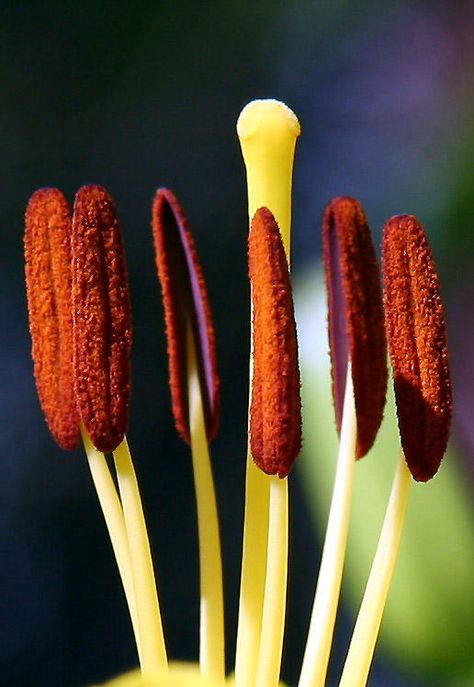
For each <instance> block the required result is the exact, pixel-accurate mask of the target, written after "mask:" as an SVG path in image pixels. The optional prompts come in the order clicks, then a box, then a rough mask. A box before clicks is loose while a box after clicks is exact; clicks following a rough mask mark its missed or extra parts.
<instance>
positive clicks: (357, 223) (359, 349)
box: [323, 197, 387, 458]
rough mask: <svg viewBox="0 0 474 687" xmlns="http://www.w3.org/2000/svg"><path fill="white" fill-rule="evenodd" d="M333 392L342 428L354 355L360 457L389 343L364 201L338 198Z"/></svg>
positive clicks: (377, 418) (329, 240) (332, 236)
mask: <svg viewBox="0 0 474 687" xmlns="http://www.w3.org/2000/svg"><path fill="white" fill-rule="evenodd" d="M323 257H324V266H325V273H326V287H327V294H328V311H329V315H328V325H329V343H330V353H331V364H332V380H333V398H334V406H335V410H336V423H337V428H338V432H340V429H341V421H342V408H343V400H344V387H345V380H346V370H347V363H348V361H349V359H350V361H351V366H352V379H353V386H354V399H355V406H356V413H357V458H361V457H362V456H364V455H365V454H366V453H367V452H368V451H369V449H370V448H371V446H372V444H373V443H374V440H375V437H376V435H377V432H378V429H379V427H380V424H381V422H382V416H383V409H384V406H385V394H386V390H387V362H386V360H387V349H386V343H385V332H384V325H383V307H382V292H381V289H380V276H379V270H378V266H377V259H376V255H375V250H374V247H373V244H372V240H371V237H370V230H369V227H368V224H367V219H366V217H365V214H364V211H363V209H362V206H361V205H360V203H359V202H358V201H357V200H355V199H353V198H347V197H341V198H334V199H333V200H332V201H331V202H330V203H329V205H328V206H327V208H326V211H325V213H324V220H323Z"/></svg>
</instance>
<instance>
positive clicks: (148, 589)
mask: <svg viewBox="0 0 474 687" xmlns="http://www.w3.org/2000/svg"><path fill="white" fill-rule="evenodd" d="M114 460H115V468H116V470H117V478H118V483H119V490H120V496H121V499H122V506H123V512H124V517H125V525H126V528H127V536H128V544H129V549H130V557H131V563H132V574H133V586H134V589H135V599H136V605H137V615H138V625H139V628H140V647H141V657H142V663H141V668H142V672H143V674H144V675H147V674H148V673H153V672H156V671H157V670H166V668H167V664H168V661H167V656H166V647H165V641H164V636H163V627H162V623H161V614H160V607H159V603H158V595H157V591H156V584H155V575H154V572H153V562H152V558H151V551H150V543H149V540H148V534H147V530H146V524H145V518H144V515H143V509H142V504H141V499H140V492H139V490H138V484H137V478H136V475H135V470H134V468H133V463H132V458H131V455H130V451H129V448H128V444H127V440H126V439H125V438H124V439H123V441H122V442H121V444H120V445H119V446H118V447H117V448H116V449H115V451H114Z"/></svg>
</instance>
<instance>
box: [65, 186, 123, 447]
mask: <svg viewBox="0 0 474 687" xmlns="http://www.w3.org/2000/svg"><path fill="white" fill-rule="evenodd" d="M71 245H72V275H73V278H72V307H73V314H74V326H73V332H74V379H75V389H76V399H77V405H78V409H79V413H80V417H81V420H82V422H83V424H84V426H85V428H86V430H87V433H88V434H89V436H90V438H91V440H92V443H93V444H94V446H95V447H96V448H97V449H99V450H100V451H104V452H108V451H113V450H114V449H115V448H116V447H117V446H118V445H119V444H120V442H121V441H122V439H123V437H124V435H125V432H126V431H127V428H128V412H129V400H130V353H131V344H132V324H131V310H130V296H129V287H128V278H127V269H126V264H125V255H124V251H123V245H122V237H121V232H120V226H119V221H118V218H117V214H116V210H115V206H114V203H113V200H112V198H111V197H110V196H109V194H108V193H107V191H106V190H105V189H104V188H101V187H100V186H83V187H82V188H81V189H79V191H78V192H77V194H76V199H75V202H74V211H73V220H72V243H71Z"/></svg>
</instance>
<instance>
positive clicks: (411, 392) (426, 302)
mask: <svg viewBox="0 0 474 687" xmlns="http://www.w3.org/2000/svg"><path fill="white" fill-rule="evenodd" d="M383 278H384V307H385V322H386V328H387V338H388V343H389V350H390V358H391V361H392V368H393V381H394V387H395V397H396V402H397V413H398V424H399V429H400V437H401V442H402V446H403V451H404V453H405V458H406V461H407V464H408V467H409V468H410V471H411V473H412V475H413V477H414V478H415V479H416V480H418V481H421V482H426V481H427V480H429V479H430V478H431V477H433V475H434V474H435V473H436V472H437V470H438V468H439V465H440V463H441V459H442V457H443V455H444V453H445V451H446V445H447V442H448V437H449V430H450V425H451V414H452V396H451V383H450V374H449V364H448V351H447V346H446V332H445V324H444V314H443V305H442V302H441V296H440V288H439V279H438V275H437V272H436V267H435V263H434V259H433V255H432V252H431V248H430V246H429V244H428V239H427V237H426V234H425V231H424V229H423V227H422V226H421V224H420V223H419V222H418V220H417V219H416V218H415V217H413V216H412V215H399V216H397V217H392V219H390V220H389V221H388V222H387V223H386V225H385V227H384V234H383Z"/></svg>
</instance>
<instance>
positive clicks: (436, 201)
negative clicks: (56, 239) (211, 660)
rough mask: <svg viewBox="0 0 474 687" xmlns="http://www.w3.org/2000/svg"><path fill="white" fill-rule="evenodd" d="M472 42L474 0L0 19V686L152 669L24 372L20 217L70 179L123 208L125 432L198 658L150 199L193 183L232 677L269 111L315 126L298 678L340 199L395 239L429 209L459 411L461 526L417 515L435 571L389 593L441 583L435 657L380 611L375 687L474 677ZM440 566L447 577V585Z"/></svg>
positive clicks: (305, 225)
mask: <svg viewBox="0 0 474 687" xmlns="http://www.w3.org/2000/svg"><path fill="white" fill-rule="evenodd" d="M473 38H474V5H473V3H472V2H470V1H469V0H465V1H461V0H460V1H456V0H451V1H450V2H449V3H446V2H444V1H441V0H440V1H439V2H436V1H433V0H430V1H428V0H427V1H425V2H423V1H421V0H420V1H418V2H417V1H413V0H411V1H408V0H407V1H405V2H403V1H400V2H395V1H392V2H390V1H387V2H383V3H380V2H379V3H377V2H369V1H363V0H361V1H360V2H358V3H351V2H349V1H348V0H332V1H331V2H329V1H328V2H322V1H321V2H312V1H311V0H302V1H301V2H290V1H288V2H284V1H281V2H279V1H277V0H260V2H258V3H256V2H254V1H253V0H228V1H227V2H217V1H216V0H208V2H206V3H198V2H192V1H191V0H189V1H179V0H178V1H176V2H163V1H162V2H160V1H154V2H151V1H150V2H144V1H140V0H139V1H137V2H134V3H131V2H124V1H122V0H118V1H113V2H112V0H105V1H103V2H88V1H87V0H85V1H83V2H81V3H75V2H68V1H62V2H28V1H25V2H9V1H7V0H3V1H2V2H1V3H0V55H1V58H0V59H1V62H0V77H1V100H0V132H1V134H0V145H1V158H0V159H1V167H2V174H1V177H2V183H1V187H0V194H1V203H0V213H1V245H2V248H1V251H0V309H1V318H2V326H1V327H0V346H1V352H2V356H1V361H0V423H1V426H2V433H1V436H0V461H1V475H2V477H1V479H0V685H5V686H6V685H9V686H10V685H18V686H19V687H21V686H23V685H24V686H25V687H27V686H29V685H32V686H33V685H34V686H35V687H43V686H44V687H46V686H48V687H81V686H85V685H88V684H92V683H94V682H99V681H102V680H105V679H106V678H108V677H111V676H113V675H116V674H118V673H119V672H120V671H123V670H126V669H128V668H130V667H132V666H134V665H135V664H136V656H135V655H134V645H133V640H132V636H131V631H130V628H129V621H128V617H127V611H126V606H125V602H124V599H123V596H122V592H121V589H120V584H119V580H118V574H117V572H116V569H115V565H114V561H113V558H112V553H111V548H110V545H109V542H108V540H107V536H106V533H105V528H104V525H103V522H102V516H101V513H100V511H99V507H98V505H97V503H96V498H95V495H94V492H93V488H92V485H91V480H90V476H89V474H88V468H87V464H86V461H85V459H84V457H83V455H82V453H81V451H79V450H78V451H77V452H76V453H71V454H65V453H63V452H62V451H61V450H60V449H59V448H57V447H56V445H55V444H54V443H53V441H52V439H51V438H50V436H49V433H48V431H47V428H46V425H45V423H44V420H43V416H42V413H41V410H40V407H39V403H38V400H37V397H36V392H35V387H34V382H33V377H32V363H31V359H30V341H29V335H28V325H27V316H26V302H25V293H24V282H23V253H22V250H23V249H22V233H23V215H24V210H25V207H26V203H27V201H28V198H29V196H30V195H31V193H32V192H33V191H34V190H35V189H36V188H38V187H40V186H45V185H48V186H58V187H59V188H61V189H62V190H63V191H64V192H65V193H66V195H67V196H68V197H69V199H70V200H71V201H72V199H73V197H74V193H75V191H76V190H77V188H78V187H79V186H81V185H83V184H86V183H97V184H102V185H104V186H106V187H107V189H108V190H109V191H110V192H111V194H112V196H113V197H114V198H115V201H116V203H117V206H118V210H119V215H120V217H121V220H122V225H123V232H124V237H125V243H126V248H127V257H128V267H129V273H130V280H131V288H132V301H133V312H134V354H133V398H132V414H131V424H130V433H129V439H130V443H131V446H132V450H133V453H134V456H135V461H136V468H137V472H138V474H139V478H140V481H141V483H142V491H143V499H144V503H145V507H146V511H147V516H148V520H149V525H150V536H151V540H152V543H153V548H154V555H155V560H156V563H157V573H158V577H159V585H160V595H161V598H162V604H163V614H164V621H165V628H166V636H167V642H168V646H169V649H170V654H171V655H172V656H173V657H174V658H180V659H187V660H194V659H195V658H196V657H197V654H198V577H197V573H198V570H197V547H196V540H197V539H196V538H197V529H196V519H195V512H194V500H193V499H194V497H193V488H192V480H191V462H190V456H189V452H188V448H187V447H186V446H185V445H184V444H183V443H182V442H181V441H180V439H179V438H178V437H177V435H176V433H175V431H174V428H173V423H172V417H171V413H170V403H169V394H168V388H167V361H166V351H165V340H164V332H163V324H162V319H163V318H162V308H161V303H160V296H159V289H158V285H157V281H156V276H155V270H154V264H153V253H152V244H151V237H150V229H149V223H150V204H151V199H152V197H153V194H154V191H155V189H156V188H157V187H158V186H162V185H166V186H169V187H171V188H172V189H173V190H174V191H175V193H176V194H177V196H178V198H179V199H180V201H181V203H182V204H183V206H184V208H185V211H186V212H187V215H188V217H189V220H190V223H191V226H192V227H193V230H194V234H195V238H196V242H197V246H198V250H199V254H200V257H201V260H202V263H203V267H204V271H205V274H206V277H207V283H208V289H209V295H210V300H211V304H212V307H213V312H214V318H215V327H216V333H217V344H218V355H219V366H220V372H221V377H222V396H223V397H222V410H223V413H222V426H221V430H220V433H219V435H218V438H217V439H216V440H215V442H214V444H213V451H212V452H213V456H214V465H215V473H216V480H217V491H218V498H219V503H220V512H221V524H222V537H223V552H224V567H225V576H226V593H227V599H226V603H227V624H228V636H229V653H228V663H229V668H230V667H231V666H232V662H233V646H234V642H235V624H236V612H237V600H238V580H239V565H240V545H241V521H242V511H243V478H244V463H245V450H246V423H247V420H246V412H247V394H248V350H249V346H248V339H249V308H248V298H249V288H248V282H247V275H246V269H247V268H246V233H247V215H246V189H245V174H244V169H243V165H242V161H241V156H240V149H239V145H238V141H237V137H236V134H235V122H236V119H237V116H238V114H239V112H240V110H241V108H242V107H243V106H244V105H245V104H246V102H248V101H249V100H251V99H253V98H256V97H276V98H278V99H281V100H283V101H285V102H286V103H287V104H288V105H290V106H291V107H292V109H294V111H295V112H296V113H297V115H298V116H299V118H300V121H301V124H302V128H303V134H302V136H301V138H300V141H299V143H298V147H297V155H296V167H295V177H294V213H293V215H294V234H293V236H294V253H293V255H294V258H293V260H294V275H295V276H294V279H295V285H296V286H297V288H298V294H299V295H298V302H299V303H301V306H299V310H298V312H300V313H301V321H300V322H299V324H300V328H301V331H302V336H301V345H302V355H303V362H304V370H303V391H304V392H305V394H306V398H307V399H308V400H307V403H306V404H305V411H306V413H307V416H306V435H307V437H308V438H307V444H306V445H307V449H308V447H309V448H310V449H311V451H310V452H311V454H312V455H311V456H308V455H305V456H304V457H303V460H302V465H303V467H302V468H300V469H302V470H306V475H311V476H312V478H313V477H314V474H315V473H316V479H315V480H314V483H315V484H316V486H315V487H314V489H313V488H312V486H311V485H313V481H311V480H309V479H308V480H301V475H302V473H301V472H298V470H297V471H296V475H295V477H294V478H293V480H292V546H291V566H292V567H291V575H290V584H291V583H293V584H292V586H291V591H290V597H289V621H288V632H287V644H286V653H285V666H284V673H283V674H284V678H285V680H286V681H287V682H288V684H289V685H294V684H295V681H296V678H297V675H298V669H299V665H300V661H301V657H302V653H303V648H304V637H305V634H306V631H307V625H308V622H309V613H310V608H311V603H312V597H313V592H314V584H315V576H316V571H317V566H318V560H319V555H320V553H319V552H320V545H321V544H320V537H321V531H322V530H323V528H324V516H323V515H322V513H323V511H324V508H322V507H320V504H323V505H324V507H326V506H325V503H326V502H325V499H326V500H327V499H328V489H329V486H328V487H327V489H326V487H325V480H323V479H322V480H320V482H319V481H318V479H317V475H318V470H319V468H318V465H319V463H318V460H319V456H318V455H315V453H316V454H317V453H318V448H317V447H318V446H320V447H321V446H322V444H324V442H322V443H321V442H320V443H319V444H318V439H317V438H315V437H314V434H315V432H316V431H317V425H318V421H317V420H316V419H315V420H314V421H313V413H314V409H313V407H312V406H311V404H310V399H311V398H313V397H315V404H317V402H318V401H319V402H321V398H323V406H324V405H325V408H326V411H327V409H328V408H329V411H330V396H329V381H328V379H327V377H324V376H322V377H321V379H322V380H323V381H325V383H326V387H325V389H326V390H325V391H320V390H316V391H314V394H313V393H312V384H313V382H312V381H311V378H310V377H311V372H314V371H316V372H317V370H318V369H319V368H318V365H319V364H321V366H324V364H325V361H326V360H327V353H326V349H327V345H326V339H325V336H326V335H325V330H324V314H322V315H321V313H322V303H323V301H324V297H323V296H322V294H321V288H320V276H319V254H320V238H319V231H320V230H319V227H320V218H321V214H322V211H323V208H324V206H325V204H326V203H327V202H328V200H329V199H330V198H331V197H332V196H334V195H343V194H349V195H354V196H356V197H358V198H359V199H360V200H361V202H362V203H363V205H364V207H365V209H366V212H367V215H368V218H369V222H370V224H371V227H372V229H373V232H374V239H375V241H376V243H377V246H378V244H379V240H380V229H381V226H382V224H383V222H384V221H385V220H386V219H387V218H388V217H390V216H391V215H393V214H396V213H401V212H409V213H414V214H416V215H417V216H418V217H419V218H420V219H421V221H422V222H423V223H424V224H425V226H426V228H427V230H428V233H429V236H430V240H431V243H432V246H433V249H434V253H435V256H436V259H437V262H438V266H439V270H440V275H441V280H442V286H443V295H444V299H445V303H446V308H447V322H448V333H449V345H450V351H451V355H452V358H451V360H452V372H453V386H454V394H455V422H454V428H453V429H454V432H453V435H454V438H453V442H452V448H451V451H450V465H451V466H452V467H450V468H449V469H448V470H446V471H445V470H444V468H443V469H442V471H441V473H440V476H439V480H440V482H439V484H440V486H439V487H438V492H433V493H435V494H436V493H442V494H444V495H445V501H446V505H445V506H443V508H445V510H441V511H438V510H437V506H436V503H434V505H433V504H432V505H431V506H430V508H433V509H434V510H433V511H429V513H444V512H446V513H447V514H451V515H452V519H450V517H448V515H447V516H446V517H444V516H439V519H438V521H437V520H432V519H430V517H428V518H426V519H425V520H420V517H419V516H418V515H417V513H418V511H416V512H415V511H413V512H409V517H408V523H407V532H409V531H412V532H414V531H415V530H416V527H417V526H418V530H416V531H417V532H418V531H419V530H420V527H421V531H420V532H419V537H418V538H416V539H415V550H416V551H417V552H418V553H417V555H416V556H415V558H413V556H411V558H410V561H411V567H410V571H411V572H410V575H413V577H408V578H406V580H405V582H404V584H403V585H402V587H401V588H400V586H399V590H398V591H396V590H395V591H396V594H397V596H395V597H394V598H395V600H396V603H393V601H392V605H394V606H395V607H398V608H400V609H405V608H407V611H406V613H405V611H403V616H404V617H407V615H406V614H407V613H408V612H409V608H412V607H413V604H412V601H411V599H412V598H413V599H414V598H418V596H419V595H418V589H424V590H425V591H426V594H427V596H428V598H429V599H430V600H431V603H432V604H433V605H434V606H435V607H436V608H437V609H440V610H439V612H438V613H434V614H433V615H430V613H429V612H428V609H427V608H423V607H422V608H421V609H420V610H419V611H417V613H416V616H415V617H414V618H413V619H410V623H409V625H410V628H412V629H413V628H415V629H416V630H417V633H415V634H416V637H417V639H416V641H419V651H418V644H417V645H416V647H417V650H416V651H414V650H413V647H414V644H413V642H415V639H413V638H411V637H408V636H407V635H406V634H405V629H403V628H402V627H401V625H398V627H399V629H398V630H397V624H396V623H393V622H391V621H390V617H392V616H390V617H387V626H386V629H387V631H386V632H385V633H384V630H383V631H382V636H381V640H380V646H379V650H378V653H377V659H376V661H375V664H374V669H373V671H372V676H371V682H370V684H371V685H372V686H373V687H375V686H377V685H380V686H383V687H425V686H427V685H435V686H436V685H447V686H448V687H449V686H450V685H453V686H457V687H461V685H462V686H466V687H467V686H468V685H472V684H473V683H474V678H473V677H472V676H473V671H474V666H473V659H472V655H473V651H472V643H473V642H472V639H473V620H472V618H473V616H474V601H473V588H472V579H473V575H474V570H473V566H474V561H473V551H474V548H473V546H474V542H473V536H472V533H473V523H472V497H471V494H472V489H473V488H474V424H473V423H472V421H471V417H472V409H473V408H474V384H473V383H472V375H473V373H472V364H471V361H472V357H473V353H474V344H473V340H474V309H473V307H472V302H473V299H474V270H473V266H472V260H473V258H474V238H473V231H472V224H473V216H474V193H473V192H472V181H473V178H474V168H473V159H474V125H473V122H474V117H473V114H474V112H473V110H474V40H473ZM312 289H314V291H313V292H314V308H313V306H312V300H311V293H312ZM313 310H314V313H313ZM313 314H314V319H313ZM318 318H319V319H318ZM316 325H317V326H316ZM314 356H319V358H318V359H317V360H316V361H315V357H314ZM305 371H308V375H309V376H308V378H306V377H305ZM324 374H326V373H324ZM306 388H308V389H309V391H305V389H306ZM316 397H317V398H316ZM329 415H330V412H329ZM329 415H328V417H329ZM331 421H332V420H330V421H329V425H330V424H331ZM392 424H393V423H392ZM326 426H328V425H326ZM393 426H394V425H393ZM392 430H393V427H392ZM328 431H329V430H328ZM392 434H393V432H392ZM386 442H387V443H386V444H384V445H383V449H387V450H388V449H390V450H389V453H390V456H392V457H394V456H395V455H396V443H397V439H396V436H395V435H394V434H393V436H392V438H391V439H390V440H389V439H387V440H386ZM389 442H391V443H390V445H389ZM314 447H316V448H314ZM313 448H314V450H313ZM319 451H320V452H321V449H319ZM307 452H308V451H307ZM322 459H323V458H322V456H321V460H322ZM329 459H330V461H332V462H333V461H334V457H333V454H331V455H330V456H329ZM370 459H371V458H370V456H369V457H368V458H367V461H370ZM310 463H311V465H310ZM311 466H312V467H311ZM391 469H392V468H391V466H390V468H389V473H390V472H391ZM389 480H390V476H388V477H387V480H386V481H385V482H384V484H385V486H384V489H385V490H386V491H387V490H388V489H389ZM303 481H304V482H305V484H306V489H305V490H304V491H303V488H302V483H303ZM320 483H321V486H320V487H319V486H318V485H319V484H320ZM308 485H310V486H309V487H308ZM425 486H426V490H429V489H430V488H431V485H425ZM383 493H384V494H385V496H386V493H385V492H383ZM423 498H424V497H421V499H422V500H423ZM369 501H370V500H369ZM355 507H356V508H358V506H355ZM326 511H327V508H326ZM424 512H427V511H424ZM371 517H372V516H371V515H370V512H369V513H368V514H367V517H366V519H365V520H364V518H362V519H361V525H360V527H359V528H358V530H357V531H356V532H355V533H354V535H353V537H354V541H365V540H364V532H365V530H364V523H367V526H369V525H370V528H372V529H374V532H376V531H377V530H378V527H379V525H380V517H379V516H377V517H378V518H379V519H377V518H374V520H373V522H372V521H371V520H370V519H371ZM356 522H358V521H357V519H356ZM420 523H421V525H420ZM410 527H413V528H415V529H414V530H410ZM425 535H426V537H425ZM409 539H410V535H408V534H407V541H408V540H409ZM425 539H426V542H427V543H428V544H429V550H428V553H427V554H426V555H427V556H428V558H427V559H426V560H425V558H424V553H423V552H424V551H425V550H426V549H427V547H426V546H424V545H423V544H424V542H425ZM445 542H446V544H450V543H451V544H452V542H457V544H458V546H457V549H456V550H455V553H454V554H453V553H452V549H449V551H450V552H451V553H449V554H445V553H444V548H443V546H444V543H445ZM370 555H371V551H369V552H368V553H367V556H368V559H367V560H368V561H369V560H370ZM437 556H439V558H437ZM364 560H365V559H364ZM418 564H419V565H418ZM367 566H368V563H367V564H365V563H364V566H362V568H363V570H362V572H361V573H360V575H359V577H358V573H357V570H355V569H354V570H353V568H354V566H352V567H350V568H349V570H348V575H347V580H346V585H345V592H344V603H343V606H342V609H341V613H340V618H339V626H338V627H339V629H338V633H337V637H336V642H335V652H334V653H335V656H334V661H333V666H332V669H331V670H332V672H331V681H330V684H331V685H332V684H336V681H337V677H338V675H339V671H340V667H341V662H342V660H343V657H344V654H345V651H346V648H347V642H348V640H349V637H350V632H351V627H352V623H353V620H354V614H355V612H356V607H357V604H358V601H359V600H360V595H361V593H362V589H363V580H364V579H365V576H366V575H367V571H368V567H367ZM417 566H418V567H417ZM356 567H357V565H355V568H356ZM414 568H415V569H414ZM402 569H403V565H402ZM417 571H418V572H417ZM420 571H421V572H420ZM434 571H442V577H441V578H440V579H439V580H438V582H439V584H438V586H436V587H433V588H432V589H431V587H430V584H431V577H432V574H433V575H434ZM449 571H451V574H450V573H449ZM352 573H353V574H352ZM438 578H439V575H438ZM466 580H467V583H466ZM417 585H418V586H417ZM410 595H411V596H410ZM400 622H401V621H400ZM407 643H408V644H407Z"/></svg>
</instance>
